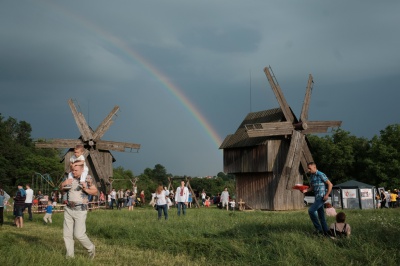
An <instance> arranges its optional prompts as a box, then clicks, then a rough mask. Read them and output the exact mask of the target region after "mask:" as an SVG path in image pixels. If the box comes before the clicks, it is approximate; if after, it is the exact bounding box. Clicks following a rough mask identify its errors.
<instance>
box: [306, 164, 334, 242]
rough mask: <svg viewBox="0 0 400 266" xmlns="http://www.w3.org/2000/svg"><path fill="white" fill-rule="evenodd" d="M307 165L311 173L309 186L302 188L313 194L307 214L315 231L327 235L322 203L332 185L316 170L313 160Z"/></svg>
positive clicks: (327, 230)
mask: <svg viewBox="0 0 400 266" xmlns="http://www.w3.org/2000/svg"><path fill="white" fill-rule="evenodd" d="M307 166H308V172H309V173H310V174H311V176H310V187H309V188H308V189H305V190H303V193H306V192H309V191H314V194H315V202H314V203H313V204H312V205H311V206H310V208H309V209H308V214H309V215H310V218H311V221H312V223H313V225H314V227H315V229H317V233H319V234H324V235H328V232H329V228H328V225H327V223H326V219H325V212H324V203H325V201H326V200H327V199H328V198H329V194H330V193H331V191H332V187H333V185H332V183H331V181H329V179H328V177H327V176H326V175H325V174H324V173H322V172H321V171H318V170H317V165H316V164H315V163H314V162H310V163H308V164H307Z"/></svg>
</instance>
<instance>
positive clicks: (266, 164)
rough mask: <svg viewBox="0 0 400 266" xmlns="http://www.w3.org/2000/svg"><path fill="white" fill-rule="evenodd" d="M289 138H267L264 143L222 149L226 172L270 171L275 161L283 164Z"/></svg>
mask: <svg viewBox="0 0 400 266" xmlns="http://www.w3.org/2000/svg"><path fill="white" fill-rule="evenodd" d="M288 149H289V140H286V139H283V140H282V139H275V140H268V141H267V142H266V144H264V145H258V146H252V147H245V148H232V149H224V153H223V157H224V158H223V161H224V172H226V173H246V172H247V173H249V172H272V171H273V168H274V165H275V164H276V161H277V160H278V162H280V163H279V165H282V166H283V165H284V163H285V160H286V155H287V151H288Z"/></svg>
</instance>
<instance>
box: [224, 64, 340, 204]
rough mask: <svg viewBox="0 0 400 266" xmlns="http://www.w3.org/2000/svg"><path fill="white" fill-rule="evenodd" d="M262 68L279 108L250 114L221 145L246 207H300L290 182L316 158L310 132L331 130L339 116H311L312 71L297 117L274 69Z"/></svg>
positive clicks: (226, 166)
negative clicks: (323, 118) (331, 118)
mask: <svg viewBox="0 0 400 266" xmlns="http://www.w3.org/2000/svg"><path fill="white" fill-rule="evenodd" d="M264 72H265V74H266V76H267V78H268V81H269V83H270V85H271V88H272V90H273V92H274V94H275V96H276V98H277V100H278V103H279V106H280V108H275V109H270V110H266V111H261V112H254V113H250V114H248V115H247V117H246V118H245V120H244V121H243V122H242V124H241V125H240V126H239V128H238V130H237V131H236V132H235V134H232V135H228V136H227V137H226V138H225V140H224V142H223V143H222V145H221V147H220V148H221V149H224V171H225V172H228V173H233V174H235V175H236V180H237V184H236V185H237V186H236V187H237V191H236V194H237V198H240V199H242V200H243V201H245V202H246V205H247V206H248V207H251V208H256V209H270V210H289V209H298V208H301V207H302V202H303V201H302V196H303V195H302V194H301V193H299V192H298V191H293V190H291V188H292V187H293V186H294V185H295V184H297V183H302V175H303V174H304V173H306V172H307V163H308V162H311V161H313V159H312V155H311V152H310V148H309V144H308V141H307V137H306V134H310V133H324V132H327V130H328V129H329V128H330V127H338V126H340V125H341V121H308V108H309V104H310V97H311V92H312V88H313V77H312V75H310V76H309V79H308V84H307V89H306V94H305V98H304V102H303V107H302V110H301V114H300V119H297V118H296V116H295V115H294V113H293V111H292V109H291V108H290V106H289V105H288V103H287V102H286V100H285V97H284V96H283V93H282V90H281V88H280V86H279V84H278V82H277V80H276V78H275V76H274V75H273V72H272V69H271V68H270V67H269V68H268V67H266V68H265V69H264ZM271 73H272V74H271ZM300 166H301V167H300ZM260 193H263V194H261V195H260Z"/></svg>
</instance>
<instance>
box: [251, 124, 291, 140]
mask: <svg viewBox="0 0 400 266" xmlns="http://www.w3.org/2000/svg"><path fill="white" fill-rule="evenodd" d="M245 128H246V132H247V135H248V136H249V138H255V137H268V136H282V135H291V134H292V131H293V125H292V123H291V122H271V123H259V124H249V125H245Z"/></svg>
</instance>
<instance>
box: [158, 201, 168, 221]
mask: <svg viewBox="0 0 400 266" xmlns="http://www.w3.org/2000/svg"><path fill="white" fill-rule="evenodd" d="M157 211H158V220H161V215H162V212H164V217H165V220H168V205H167V204H164V205H157Z"/></svg>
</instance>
